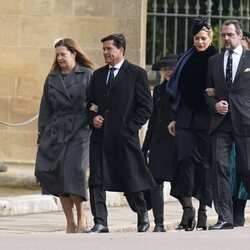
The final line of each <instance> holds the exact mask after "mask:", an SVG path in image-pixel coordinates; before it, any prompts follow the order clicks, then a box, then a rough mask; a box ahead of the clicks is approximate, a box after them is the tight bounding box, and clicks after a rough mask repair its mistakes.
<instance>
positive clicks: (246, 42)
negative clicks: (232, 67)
mask: <svg viewBox="0 0 250 250" xmlns="http://www.w3.org/2000/svg"><path fill="white" fill-rule="evenodd" d="M241 45H242V47H243V48H244V49H247V50H249V49H250V32H247V31H243V36H242V38H241Z"/></svg>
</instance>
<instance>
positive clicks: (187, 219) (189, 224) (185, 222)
mask: <svg viewBox="0 0 250 250" xmlns="http://www.w3.org/2000/svg"><path fill="white" fill-rule="evenodd" d="M195 223H196V221H195V208H194V207H183V214H182V219H181V222H180V224H179V225H178V226H177V227H176V230H185V231H193V230H194V228H195Z"/></svg>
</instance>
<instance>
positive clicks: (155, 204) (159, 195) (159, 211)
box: [151, 184, 166, 232]
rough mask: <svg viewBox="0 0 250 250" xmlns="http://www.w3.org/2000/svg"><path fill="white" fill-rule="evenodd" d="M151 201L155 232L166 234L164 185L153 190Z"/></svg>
mask: <svg viewBox="0 0 250 250" xmlns="http://www.w3.org/2000/svg"><path fill="white" fill-rule="evenodd" d="M151 201H152V208H153V215H154V221H155V228H154V230H153V232H166V231H165V229H164V224H163V222H164V199H163V184H160V185H159V184H158V185H156V186H155V187H153V188H152V189H151Z"/></svg>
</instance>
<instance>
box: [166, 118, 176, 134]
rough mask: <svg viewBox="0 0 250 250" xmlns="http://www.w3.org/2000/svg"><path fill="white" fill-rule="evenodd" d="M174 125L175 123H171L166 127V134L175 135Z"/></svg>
mask: <svg viewBox="0 0 250 250" xmlns="http://www.w3.org/2000/svg"><path fill="white" fill-rule="evenodd" d="M175 124H176V121H171V122H170V123H169V125H168V132H169V134H170V135H172V136H175V135H176V130H175Z"/></svg>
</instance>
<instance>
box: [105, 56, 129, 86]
mask: <svg viewBox="0 0 250 250" xmlns="http://www.w3.org/2000/svg"><path fill="white" fill-rule="evenodd" d="M128 66H129V63H128V61H127V60H124V62H123V64H122V66H121V68H120V69H119V72H118V74H117V75H116V77H115V78H114V79H113V80H112V81H111V82H110V84H109V90H111V89H112V88H113V87H114V86H116V84H118V83H119V82H120V81H121V80H122V79H123V78H124V77H125V76H126V75H127V71H128V70H129V67H128Z"/></svg>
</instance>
